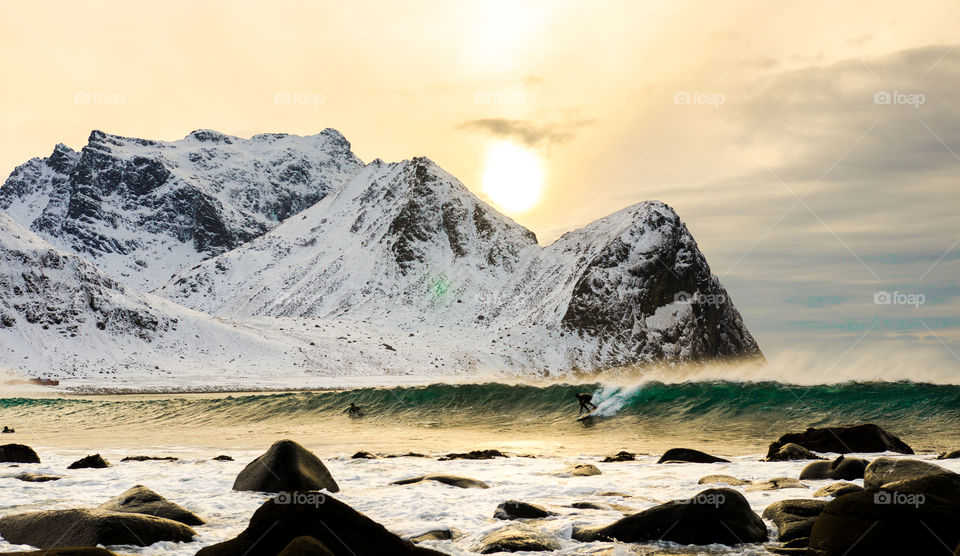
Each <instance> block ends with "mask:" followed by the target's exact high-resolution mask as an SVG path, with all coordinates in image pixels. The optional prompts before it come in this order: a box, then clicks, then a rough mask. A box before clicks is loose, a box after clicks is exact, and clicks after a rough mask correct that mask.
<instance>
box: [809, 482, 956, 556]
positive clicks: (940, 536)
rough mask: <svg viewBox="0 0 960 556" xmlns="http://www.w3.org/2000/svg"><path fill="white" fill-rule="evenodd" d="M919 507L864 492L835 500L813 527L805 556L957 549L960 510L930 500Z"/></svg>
mask: <svg viewBox="0 0 960 556" xmlns="http://www.w3.org/2000/svg"><path fill="white" fill-rule="evenodd" d="M887 494H888V495H889V493H887ZM919 502H921V499H919V498H906V497H900V498H896V499H895V498H892V497H887V498H884V493H880V492H869V491H867V492H854V493H850V494H845V495H843V496H840V497H838V498H835V499H834V500H832V501H831V502H830V503H829V504H827V506H826V508H824V510H823V513H821V514H820V516H819V517H817V519H816V521H815V522H814V524H813V531H811V533H810V550H809V554H811V555H814V556H841V555H844V554H846V555H848V556H858V555H864V554H869V555H874V554H940V553H947V550H946V549H945V548H944V546H956V545H957V544H958V543H960V527H957V523H960V507H958V506H957V505H956V504H949V503H944V502H943V501H942V500H939V499H936V498H934V497H932V496H929V497H927V498H926V499H925V500H922V503H919Z"/></svg>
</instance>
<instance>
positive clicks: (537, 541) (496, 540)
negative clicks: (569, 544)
mask: <svg viewBox="0 0 960 556" xmlns="http://www.w3.org/2000/svg"><path fill="white" fill-rule="evenodd" d="M476 550H477V552H479V553H480V554H493V553H496V552H553V551H555V550H560V541H559V540H557V538H556V537H554V536H553V535H551V534H549V533H547V532H546V531H544V530H542V529H537V528H534V527H531V526H529V525H525V524H514V525H510V526H507V527H504V528H502V529H497V530H496V531H492V532H490V533H488V534H487V535H485V536H484V537H483V539H481V540H480V545H479V546H478V547H477V549H476Z"/></svg>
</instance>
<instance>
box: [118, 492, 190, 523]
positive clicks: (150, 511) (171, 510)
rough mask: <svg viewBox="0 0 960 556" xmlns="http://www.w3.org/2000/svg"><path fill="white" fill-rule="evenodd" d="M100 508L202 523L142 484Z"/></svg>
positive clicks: (181, 521)
mask: <svg viewBox="0 0 960 556" xmlns="http://www.w3.org/2000/svg"><path fill="white" fill-rule="evenodd" d="M100 509H101V510H109V511H113V512H122V513H131V514H144V515H154V516H157V517H163V518H166V519H172V520H173V521H179V522H180V523H183V524H184V525H203V524H204V521H203V520H202V519H200V518H199V517H197V516H196V515H195V514H194V513H193V512H191V511H189V510H187V509H185V508H183V507H181V506H179V505H177V504H174V503H173V502H171V501H169V500H167V499H166V498H164V497H163V496H160V495H159V494H157V493H156V492H153V491H152V490H150V489H149V488H147V487H145V486H143V485H136V486H134V487H132V488H129V489H127V490H126V491H125V492H124V493H123V494H121V495H119V496H117V497H116V498H113V499H111V500H109V501H107V502H104V503H103V504H101V505H100Z"/></svg>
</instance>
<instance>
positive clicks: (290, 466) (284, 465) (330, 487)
mask: <svg viewBox="0 0 960 556" xmlns="http://www.w3.org/2000/svg"><path fill="white" fill-rule="evenodd" d="M322 489H326V490H327V491H329V492H339V491H340V487H339V486H338V485H337V482H336V481H335V480H333V477H332V476H331V475H330V472H329V471H328V470H327V467H326V466H325V465H323V462H322V461H320V458H318V457H317V456H315V455H314V454H313V453H312V452H310V451H309V450H307V449H306V448H304V447H303V446H301V445H299V444H297V443H296V442H294V441H292V440H280V441H277V442H276V443H274V444H273V446H271V447H270V449H269V450H267V452H266V453H265V454H263V455H262V456H260V457H258V458H257V459H255V460H253V461H251V462H250V463H248V464H247V466H246V467H244V468H243V471H241V472H240V474H239V475H237V479H236V481H234V483H233V490H254V491H258V492H287V491H291V492H292V491H308V490H322Z"/></svg>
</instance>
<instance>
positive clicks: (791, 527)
mask: <svg viewBox="0 0 960 556" xmlns="http://www.w3.org/2000/svg"><path fill="white" fill-rule="evenodd" d="M826 506H827V502H825V501H823V500H806V499H799V500H781V501H779V502H774V503H773V504H770V505H769V506H767V507H766V509H765V510H763V518H764V519H769V520H770V521H772V522H774V523H775V524H776V525H777V531H778V534H779V540H780V542H787V541H792V540H795V539H800V538H803V537H809V536H810V531H812V530H813V523H814V520H816V518H817V516H818V515H820V513H821V512H823V509H824V508H825V507H826Z"/></svg>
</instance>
